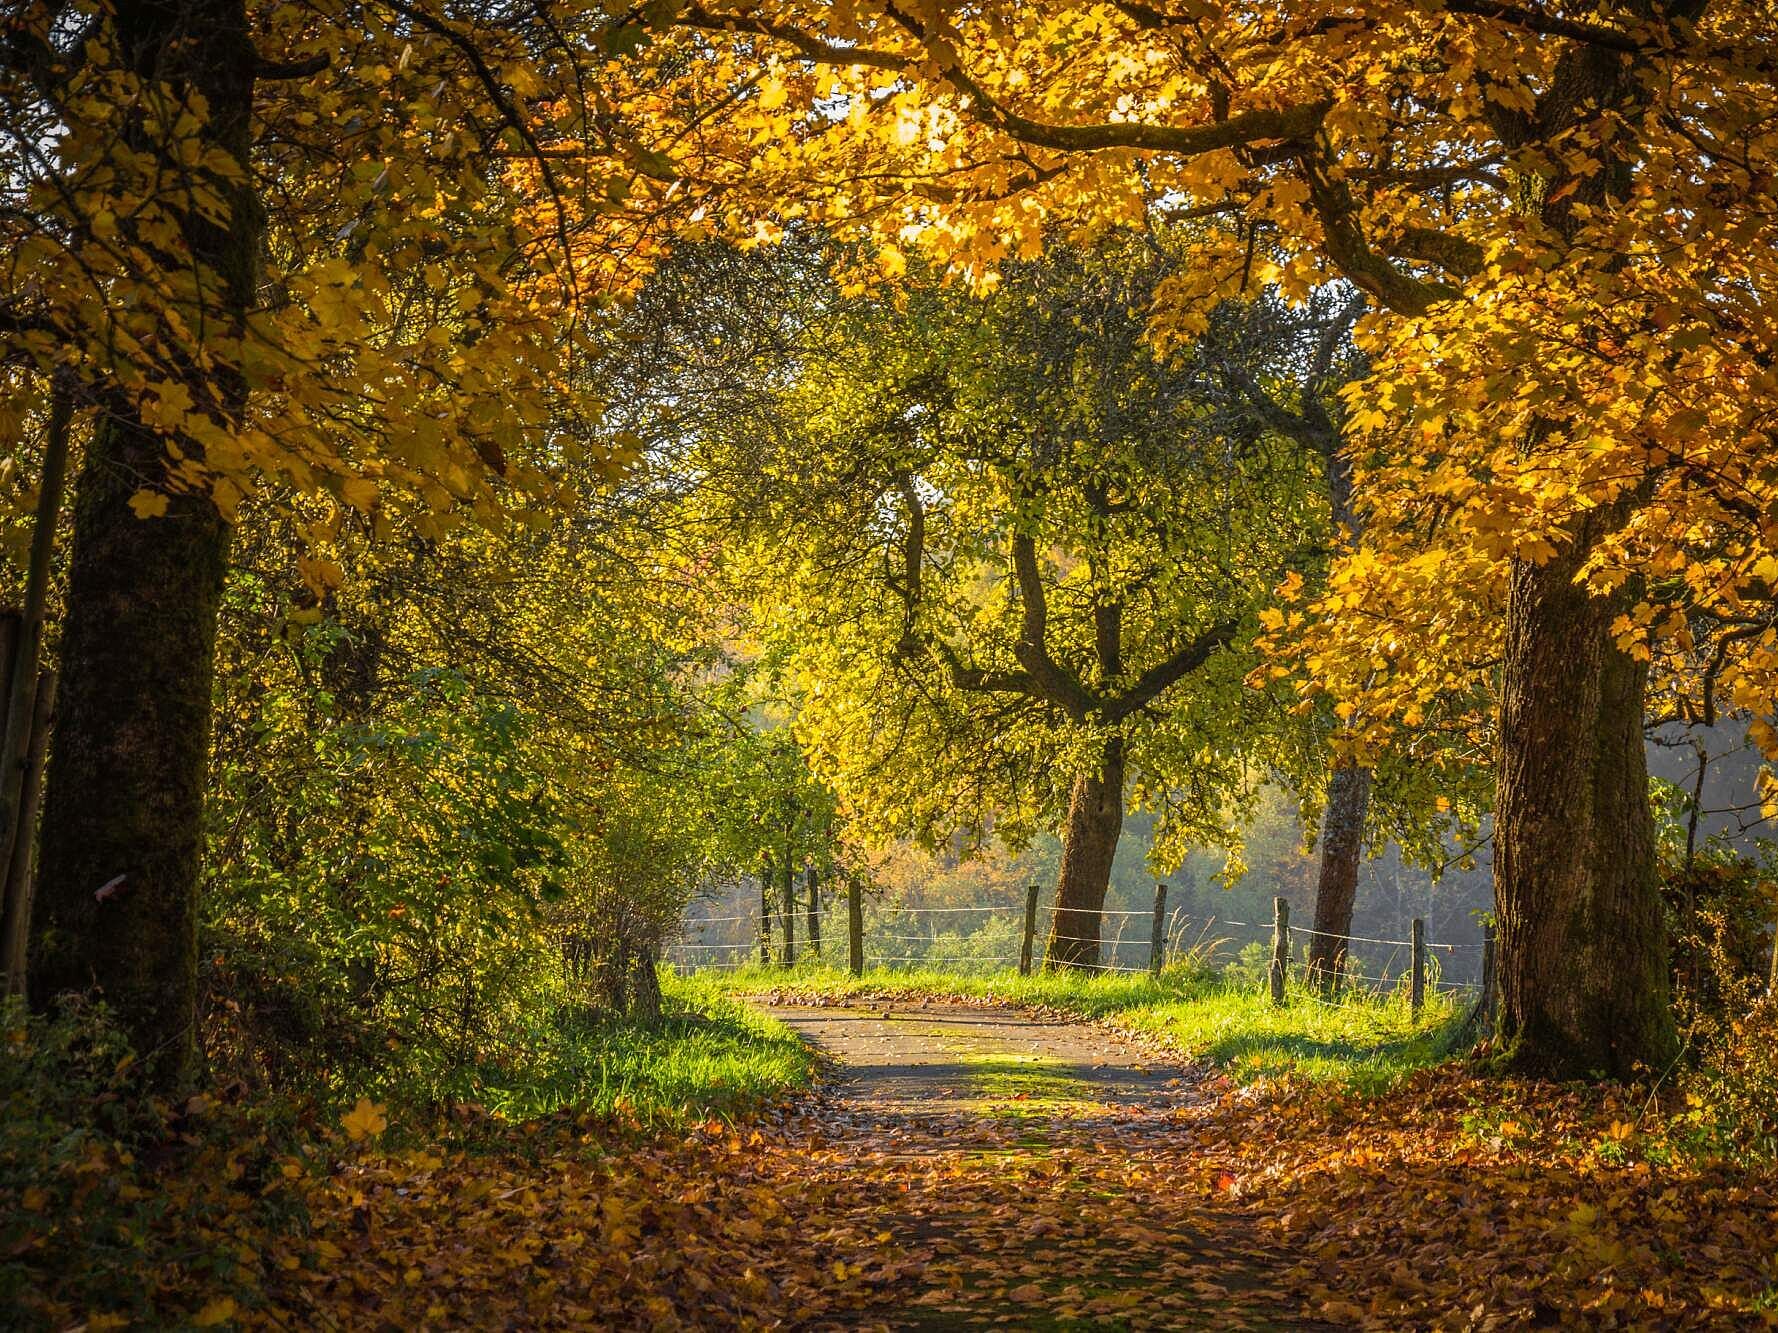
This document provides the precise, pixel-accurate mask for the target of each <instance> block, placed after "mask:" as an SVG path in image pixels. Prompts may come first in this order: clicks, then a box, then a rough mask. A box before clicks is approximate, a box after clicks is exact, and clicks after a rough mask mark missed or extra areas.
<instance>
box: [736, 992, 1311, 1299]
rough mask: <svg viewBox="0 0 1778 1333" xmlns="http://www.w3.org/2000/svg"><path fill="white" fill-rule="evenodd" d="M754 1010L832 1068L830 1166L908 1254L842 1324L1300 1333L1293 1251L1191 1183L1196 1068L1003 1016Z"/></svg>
mask: <svg viewBox="0 0 1778 1333" xmlns="http://www.w3.org/2000/svg"><path fill="white" fill-rule="evenodd" d="M760 1007H761V1008H764V1009H765V1010H766V1011H767V1012H769V1013H772V1014H774V1015H775V1016H776V1017H778V1018H780V1019H782V1020H783V1021H784V1022H785V1023H787V1024H789V1025H790V1026H791V1027H792V1028H793V1029H794V1030H795V1031H797V1032H798V1033H799V1034H800V1035H801V1036H802V1037H803V1038H804V1039H805V1040H807V1041H809V1042H810V1043H811V1044H812V1045H814V1046H816V1047H817V1048H819V1049H820V1050H821V1051H822V1052H823V1053H824V1054H826V1055H827V1056H828V1057H829V1058H830V1059H831V1060H832V1062H833V1063H832V1067H831V1070H830V1075H829V1079H828V1083H827V1086H826V1089H825V1092H824V1096H823V1098H822V1106H821V1110H820V1112H819V1113H818V1116H819V1120H820V1122H821V1125H822V1132H821V1137H822V1138H823V1139H824V1140H825V1141H826V1142H825V1145H824V1147H825V1149H826V1151H827V1152H832V1150H833V1149H834V1147H836V1146H838V1145H847V1146H848V1147H849V1151H847V1152H846V1153H845V1154H844V1157H842V1158H839V1159H838V1160H837V1161H836V1164H835V1165H834V1166H832V1167H829V1168H827V1170H829V1171H833V1170H837V1171H841V1172H843V1173H844V1174H845V1176H846V1177H847V1178H848V1179H850V1180H851V1181H853V1182H855V1188H856V1190H857V1196H856V1199H855V1200H854V1201H853V1202H852V1204H851V1205H850V1207H849V1208H848V1209H847V1211H848V1212H852V1211H854V1210H859V1211H863V1210H868V1211H869V1213H870V1215H871V1216H873V1217H876V1218H878V1219H880V1221H879V1223H878V1225H880V1228H881V1230H880V1231H879V1233H878V1237H879V1239H882V1240H884V1241H885V1242H886V1243H889V1244H892V1245H893V1246H894V1248H895V1250H896V1252H897V1253H898V1254H899V1255H901V1256H903V1258H902V1259H901V1260H900V1263H901V1272H902V1274H903V1277H902V1279H901V1280H900V1281H897V1282H895V1283H893V1284H891V1285H889V1286H888V1288H887V1289H886V1290H884V1291H883V1293H882V1297H881V1299H880V1300H879V1301H877V1302H875V1303H873V1304H872V1305H871V1306H868V1307H867V1308H865V1309H863V1310H861V1311H860V1312H859V1313H858V1315H857V1322H856V1323H852V1322H848V1324H847V1325H846V1326H847V1327H880V1328H892V1329H949V1328H974V1327H1010V1328H1020V1329H1075V1328H1083V1329H1084V1328H1109V1329H1131V1330H1134V1329H1175V1328H1177V1329H1195V1328H1209V1327H1212V1326H1214V1327H1217V1328H1219V1329H1244V1328H1265V1329H1270V1328H1300V1327H1306V1326H1309V1325H1307V1324H1305V1323H1304V1322H1303V1321H1301V1320H1299V1319H1297V1318H1296V1317H1295V1306H1294V1302H1290V1301H1288V1300H1287V1299H1286V1298H1285V1297H1284V1296H1283V1295H1282V1294H1281V1293H1280V1291H1279V1290H1278V1289H1277V1285H1276V1284H1277V1283H1278V1281H1279V1280H1280V1278H1281V1276H1282V1273H1283V1270H1284V1268H1285V1267H1286V1266H1287V1263H1288V1256H1287V1255H1285V1254H1282V1253H1280V1252H1279V1251H1278V1250H1277V1248H1276V1247H1275V1245H1274V1244H1272V1243H1271V1242H1270V1241H1268V1240H1266V1239H1264V1238H1263V1236H1262V1234H1261V1232H1260V1229H1259V1228H1258V1227H1257V1226H1256V1225H1255V1218H1254V1216H1253V1215H1252V1214H1251V1213H1249V1212H1248V1211H1246V1210H1244V1209H1243V1208H1241V1207H1240V1206H1238V1205H1235V1204H1234V1203H1232V1202H1231V1203H1230V1204H1228V1205H1227V1206H1226V1207H1225V1206H1219V1205H1215V1204H1208V1205H1207V1204H1206V1203H1205V1198H1206V1190H1205V1189H1204V1188H1203V1187H1202V1186H1203V1182H1200V1181H1196V1180H1192V1179H1189V1175H1190V1173H1191V1172H1192V1171H1193V1169H1194V1167H1193V1148H1192V1134H1193V1132H1194V1123H1195V1121H1196V1120H1197V1118H1198V1117H1195V1116H1194V1114H1193V1110H1194V1108H1199V1109H1201V1106H1202V1102H1203V1092H1202V1090H1201V1088H1200V1086H1199V1080H1198V1077H1197V1075H1196V1073H1195V1071H1193V1070H1190V1069H1187V1068H1183V1067H1179V1066H1174V1065H1170V1064H1168V1063H1166V1062H1164V1061H1158V1060H1157V1059H1156V1058H1155V1057H1154V1056H1153V1055H1152V1054H1150V1053H1147V1052H1145V1051H1143V1050H1142V1049H1140V1048H1139V1047H1137V1046H1136V1045H1134V1044H1133V1043H1131V1042H1128V1041H1126V1040H1124V1039H1121V1038H1119V1037H1118V1036H1117V1035H1116V1034H1113V1033H1110V1032H1108V1031H1106V1030H1103V1029H1099V1028H1095V1027H1092V1026H1090V1025H1085V1024H1080V1023H1071V1022H1066V1021H1046V1020H1043V1019H1037V1018H1033V1017H1031V1016H1029V1015H1026V1014H1023V1013H1020V1012H1018V1011H1016V1010H1011V1009H1004V1008H992V1007H981V1006H974V1005H959V1004H940V1003H927V1004H918V1003H915V1004H907V1003H895V1004H889V1005H881V1004H867V1005H861V1006H854V1007H842V1006H831V1007H829V1006H822V1007H813V1006H807V1007H805V1006H786V1005H779V1004H762V1005H761V1006H760ZM823 1155H824V1154H823V1153H817V1154H815V1155H814V1160H818V1159H819V1158H820V1157H822V1156H823ZM817 1170H821V1168H817ZM1211 1194H1214V1191H1211ZM818 1324H819V1321H817V1325H818Z"/></svg>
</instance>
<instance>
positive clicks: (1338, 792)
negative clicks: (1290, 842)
mask: <svg viewBox="0 0 1778 1333" xmlns="http://www.w3.org/2000/svg"><path fill="white" fill-rule="evenodd" d="M1370 799H1371V774H1370V770H1369V769H1368V768H1361V767H1360V766H1358V765H1357V764H1354V763H1352V762H1350V761H1345V762H1341V763H1337V764H1335V765H1334V770H1333V776H1332V777H1331V778H1330V779H1329V780H1328V784H1327V810H1326V813H1325V814H1323V816H1322V819H1321V877H1320V878H1319V879H1318V880H1317V881H1316V883H1315V933H1314V934H1312V935H1311V936H1309V984H1310V985H1312V986H1314V987H1315V988H1316V989H1317V990H1320V991H1322V992H1323V993H1326V994H1331V993H1332V992H1334V991H1336V990H1338V989H1339V985H1340V974H1341V973H1342V971H1343V970H1344V969H1345V966H1346V937H1347V936H1349V935H1350V934H1351V933H1352V905H1353V902H1354V900H1355V899H1356V898H1357V896H1358V863H1359V861H1360V859H1361V858H1362V857H1363V854H1364V817H1365V812H1366V811H1367V810H1368V809H1369V807H1370Z"/></svg>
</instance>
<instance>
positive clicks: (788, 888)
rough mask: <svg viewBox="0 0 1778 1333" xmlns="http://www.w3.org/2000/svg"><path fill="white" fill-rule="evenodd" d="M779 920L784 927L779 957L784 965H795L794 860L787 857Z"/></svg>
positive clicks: (785, 859)
mask: <svg viewBox="0 0 1778 1333" xmlns="http://www.w3.org/2000/svg"><path fill="white" fill-rule="evenodd" d="M778 917H779V922H780V924H781V925H783V927H784V956H783V957H782V958H780V959H779V961H780V962H781V963H783V964H784V966H785V967H794V966H796V862H794V861H792V860H791V859H790V858H789V857H785V858H784V903H783V910H782V911H781V912H779V913H778Z"/></svg>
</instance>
